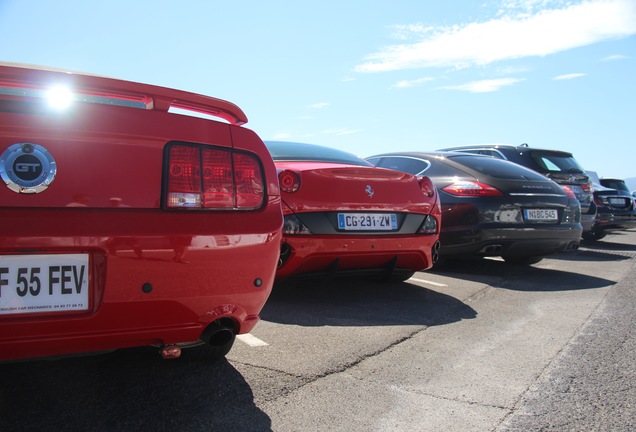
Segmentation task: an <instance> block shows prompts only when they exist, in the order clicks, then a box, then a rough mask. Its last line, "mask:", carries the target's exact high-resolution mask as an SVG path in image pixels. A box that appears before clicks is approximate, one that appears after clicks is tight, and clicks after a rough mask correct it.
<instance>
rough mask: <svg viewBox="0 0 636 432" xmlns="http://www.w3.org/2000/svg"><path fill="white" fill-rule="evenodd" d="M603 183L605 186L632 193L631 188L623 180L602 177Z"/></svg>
mask: <svg viewBox="0 0 636 432" xmlns="http://www.w3.org/2000/svg"><path fill="white" fill-rule="evenodd" d="M601 185H603V186H605V187H606V188H610V189H616V190H619V191H623V192H627V193H630V192H629V188H628V187H627V185H626V184H625V182H624V181H623V180H612V179H601Z"/></svg>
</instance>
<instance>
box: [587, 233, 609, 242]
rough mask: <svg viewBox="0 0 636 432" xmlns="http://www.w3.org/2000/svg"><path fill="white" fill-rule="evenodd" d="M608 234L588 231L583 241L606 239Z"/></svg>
mask: <svg viewBox="0 0 636 432" xmlns="http://www.w3.org/2000/svg"><path fill="white" fill-rule="evenodd" d="M606 235H607V233H605V232H603V231H587V232H584V233H583V240H589V241H596V240H600V239H602V238H603V237H605V236H606Z"/></svg>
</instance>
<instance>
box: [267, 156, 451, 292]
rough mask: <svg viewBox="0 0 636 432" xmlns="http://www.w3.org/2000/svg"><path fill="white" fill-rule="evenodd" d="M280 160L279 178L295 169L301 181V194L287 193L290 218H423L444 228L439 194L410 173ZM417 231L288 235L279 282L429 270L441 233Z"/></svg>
mask: <svg viewBox="0 0 636 432" xmlns="http://www.w3.org/2000/svg"><path fill="white" fill-rule="evenodd" d="M274 160H275V164H276V167H277V168H278V171H279V173H281V172H283V171H284V170H291V171H293V172H295V173H296V174H298V176H299V178H300V185H301V186H300V188H299V189H298V190H297V191H296V192H291V193H290V192H285V191H284V190H283V191H281V197H282V200H283V213H284V214H285V215H296V216H298V217H299V218H301V219H303V218H306V217H307V215H308V214H322V215H327V214H334V215H335V214H336V213H337V212H345V213H346V212H349V213H352V212H362V213H364V212H369V213H397V214H402V215H406V214H411V215H416V214H417V215H422V217H424V216H431V217H434V218H435V219H436V220H437V223H438V226H439V224H440V223H441V209H440V204H439V200H438V197H437V192H436V191H435V190H433V195H432V196H430V197H427V196H425V195H424V194H423V192H422V188H421V186H420V183H419V182H418V179H417V178H416V177H414V176H412V175H410V174H406V175H404V174H405V173H402V172H398V171H392V170H384V169H378V168H375V167H368V166H357V165H346V164H342V163H330V162H312V161H280V160H276V157H274ZM367 188H370V189H369V191H370V192H369V191H368V190H367ZM334 217H335V216H334ZM332 222H333V220H332ZM327 225H328V224H327ZM416 228H417V227H415V229H416ZM415 229H414V230H413V231H412V232H409V233H404V232H402V233H394V232H375V233H371V232H367V233H362V232H360V233H358V232H333V231H332V230H333V225H330V226H328V227H325V230H324V231H323V232H315V231H314V232H313V234H311V235H303V234H297V235H289V234H283V245H285V246H289V251H290V253H289V256H288V257H286V259H285V260H284V264H283V265H279V268H278V270H277V273H276V276H277V279H278V280H279V281H282V280H285V279H287V278H289V277H303V276H305V275H315V274H320V273H330V272H341V273H343V274H346V273H353V274H355V273H360V274H363V273H365V272H366V273H373V272H377V271H380V272H381V271H383V269H389V268H395V269H400V270H403V271H404V270H406V271H420V270H426V269H429V268H430V267H431V266H432V265H433V260H434V255H435V251H436V248H437V247H438V246H437V244H438V237H439V231H437V232H436V233H435V234H418V233H415ZM336 262H337V264H336Z"/></svg>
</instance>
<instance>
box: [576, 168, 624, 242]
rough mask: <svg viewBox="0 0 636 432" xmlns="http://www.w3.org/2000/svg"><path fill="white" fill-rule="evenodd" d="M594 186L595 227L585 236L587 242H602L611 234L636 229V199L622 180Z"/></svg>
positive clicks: (601, 180) (604, 182)
mask: <svg viewBox="0 0 636 432" xmlns="http://www.w3.org/2000/svg"><path fill="white" fill-rule="evenodd" d="M599 183H600V184H599V185H598V186H597V185H595V186H594V201H593V203H592V206H594V207H595V209H596V218H595V220H594V225H593V226H592V229H591V230H590V231H589V232H585V233H584V234H583V238H584V239H586V240H600V239H602V238H603V237H605V236H606V235H607V234H608V233H609V232H613V231H623V230H626V229H630V228H636V208H634V207H635V206H634V197H633V196H632V195H631V193H630V191H629V188H628V187H627V185H626V184H625V181H624V180H621V179H600V180H599Z"/></svg>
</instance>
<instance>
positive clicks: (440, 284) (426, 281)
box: [409, 278, 448, 287]
mask: <svg viewBox="0 0 636 432" xmlns="http://www.w3.org/2000/svg"><path fill="white" fill-rule="evenodd" d="M409 280H410V281H413V282H420V283H423V284H427V285H433V286H438V287H446V286H448V285H446V284H443V283H439V282H433V281H430V280H426V279H417V278H411V279H409Z"/></svg>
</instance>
